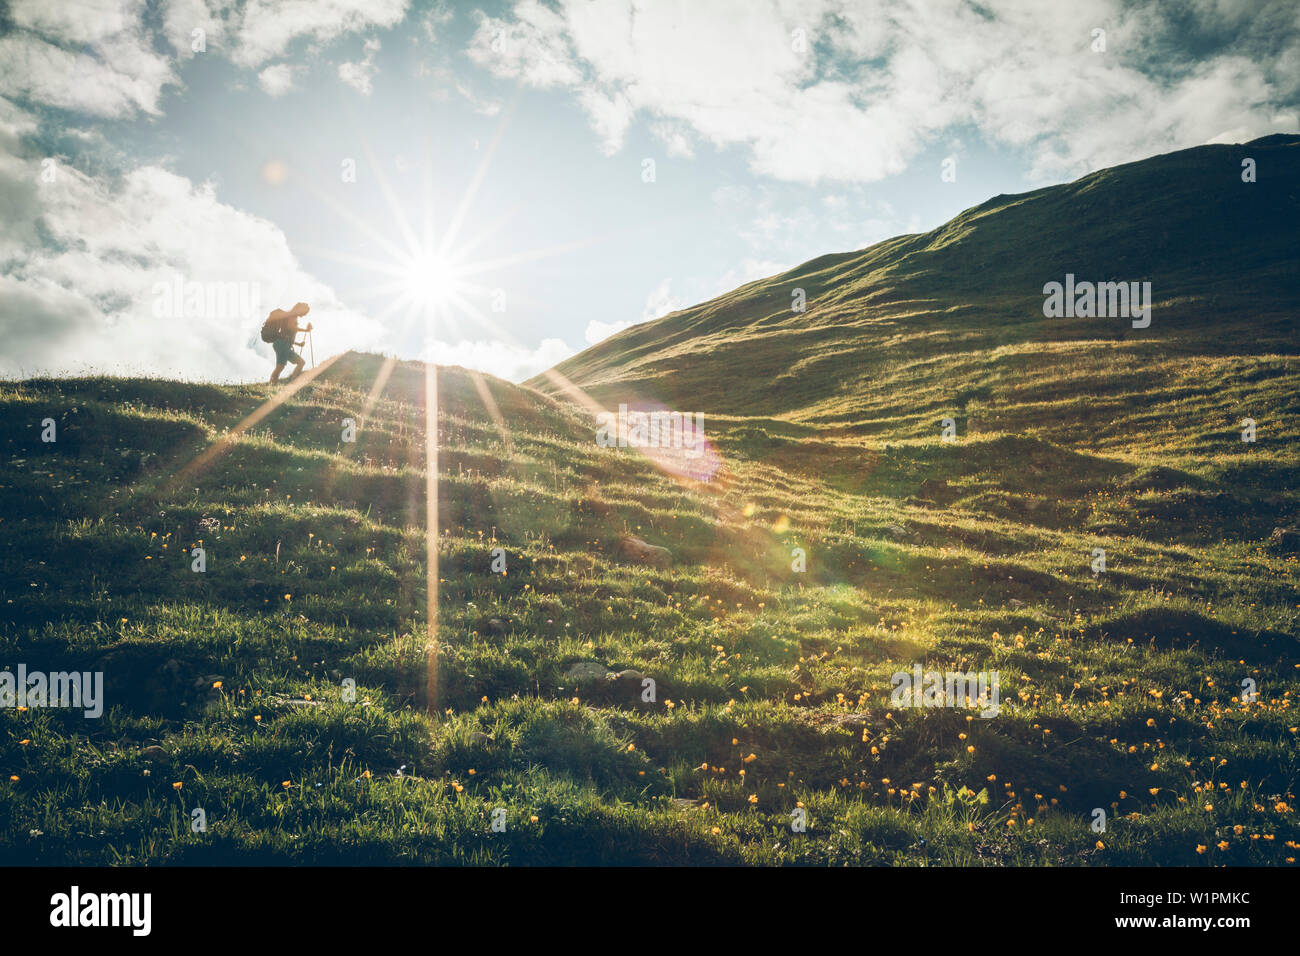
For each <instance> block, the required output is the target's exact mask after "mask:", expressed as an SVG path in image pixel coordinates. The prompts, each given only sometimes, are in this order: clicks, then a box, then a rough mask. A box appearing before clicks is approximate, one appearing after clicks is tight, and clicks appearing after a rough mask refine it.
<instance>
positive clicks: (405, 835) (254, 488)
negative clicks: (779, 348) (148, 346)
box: [0, 337, 1300, 866]
mask: <svg viewBox="0 0 1300 956" xmlns="http://www.w3.org/2000/svg"><path fill="white" fill-rule="evenodd" d="M1232 341H1233V340H1230V339H1229V340H1226V341H1225V342H1224V343H1223V346H1222V349H1221V352H1222V354H1220V355H1217V356H1210V355H1188V354H1182V353H1179V352H1178V351H1177V350H1172V349H1171V350H1170V352H1169V353H1168V354H1166V355H1163V356H1162V357H1160V358H1159V359H1158V360H1155V359H1152V358H1151V357H1150V356H1149V355H1147V354H1145V353H1138V352H1135V351H1133V348H1134V346H1133V345H1132V344H1130V343H1125V342H1112V343H1106V344H1099V343H1095V342H1091V343H1090V342H1084V341H1070V340H1063V341H1052V342H1036V343H1022V344H1020V345H1015V346H999V347H997V348H992V349H987V350H983V351H981V350H978V349H973V348H972V349H970V350H968V351H967V352H965V353H964V354H963V355H961V356H956V357H949V358H941V357H939V356H938V355H937V354H936V355H927V354H924V353H922V354H918V355H917V356H916V357H915V358H914V359H913V360H911V361H909V362H905V363H901V364H899V365H897V366H896V367H894V368H892V369H891V370H890V371H889V372H888V373H887V375H886V376H884V377H882V378H880V379H879V380H877V381H875V382H873V385H872V388H871V389H870V390H869V391H864V392H856V391H853V390H852V389H846V390H845V391H844V392H843V393H842V394H841V395H838V396H832V397H829V398H828V397H826V396H825V395H822V396H821V397H820V398H819V397H818V396H819V394H820V393H819V392H818V391H817V388H820V387H823V386H824V384H825V383H821V385H819V386H817V387H814V386H813V385H811V384H810V385H808V386H807V388H808V392H807V397H808V402H809V404H808V405H807V406H805V407H807V408H814V407H815V408H817V409H818V411H817V412H816V413H815V414H814V413H808V414H804V415H802V416H800V415H785V416H777V415H776V414H775V413H767V412H761V413H760V412H756V413H754V414H751V415H747V416H741V415H736V414H731V415H727V414H724V413H723V411H722V410H718V411H717V412H716V413H715V412H714V409H713V407H712V406H711V405H704V406H703V407H704V408H705V410H706V411H707V412H709V413H710V417H709V418H708V419H706V423H707V427H708V432H709V434H710V437H711V439H712V440H713V442H714V443H715V445H716V446H717V449H718V453H719V455H720V457H721V459H722V461H723V463H724V464H723V468H722V470H721V471H719V472H718V473H717V474H716V475H714V476H712V480H711V481H708V482H694V481H686V480H680V479H675V478H673V477H671V476H670V475H668V474H666V473H664V472H663V471H661V470H659V469H658V468H656V467H655V466H654V465H653V464H651V463H650V462H649V461H647V460H646V459H645V458H643V457H641V456H640V455H639V454H638V453H637V452H635V451H632V450H619V449H609V448H600V447H598V446H597V445H596V444H595V443H594V441H593V424H592V421H591V418H590V416H589V415H587V414H585V413H579V412H578V411H576V410H574V408H573V407H571V406H569V405H567V404H557V403H556V402H555V401H553V400H552V399H550V398H547V397H545V396H543V395H541V394H539V393H538V392H535V391H532V390H530V389H527V388H520V387H516V386H511V385H509V384H506V383H504V382H501V381H498V380H494V379H491V378H490V377H486V376H475V375H472V374H469V373H466V372H464V371H463V370H460V369H440V370H439V373H438V376H439V377H438V382H439V394H438V405H437V422H438V443H439V446H440V453H439V459H438V469H437V474H438V483H437V488H438V496H439V501H438V513H439V522H438V524H439V527H438V535H437V546H436V550H437V556H438V569H437V579H438V589H437V592H438V593H437V596H438V607H439V627H438V632H437V636H438V650H437V655H436V659H437V669H436V690H437V705H436V708H433V712H432V713H430V712H429V711H430V710H431V698H430V694H429V686H428V685H429V677H430V673H431V671H430V667H429V664H430V651H429V648H428V646H427V640H426V623H427V617H426V598H427V596H428V595H427V590H426V572H427V568H428V561H427V558H428V555H427V551H426V536H425V514H426V498H425V489H426V484H425V465H426V460H425V454H426V443H425V421H426V418H425V415H426V409H425V401H424V400H425V395H424V381H425V378H424V371H423V368H422V367H420V366H416V365H411V364H407V363H397V364H396V365H393V364H392V363H389V362H385V361H384V360H382V359H380V358H378V357H376V356H362V355H354V354H350V355H347V356H344V357H343V358H341V359H340V360H338V361H337V362H335V363H333V364H332V365H331V366H330V367H329V368H328V369H326V370H325V371H324V373H323V374H322V375H321V376H320V377H319V378H318V379H316V380H314V381H313V382H311V383H310V384H308V385H306V386H305V387H303V388H302V389H301V390H298V391H296V392H293V393H292V394H289V395H288V398H287V399H286V400H285V401H284V402H283V404H281V405H279V406H278V407H276V408H274V409H273V410H271V411H269V413H267V414H266V415H265V416H264V417H261V418H258V419H257V420H256V421H255V422H254V423H253V424H252V425H251V426H247V425H245V427H243V428H242V429H241V428H240V427H239V426H240V423H241V422H245V421H246V416H249V415H250V414H251V413H255V412H257V411H258V410H259V409H265V408H266V403H267V400H268V399H269V398H271V396H272V394H273V393H272V392H271V390H270V389H268V388H267V387H266V386H261V385H257V386H242V387H215V386H208V385H194V384H178V383H174V382H163V381H156V380H146V379H112V378H89V379H87V378H83V379H67V380H57V381H52V380H32V381H24V382H10V383H5V384H3V385H0V410H2V411H0V413H2V415H3V421H4V422H5V423H6V428H5V429H4V431H3V435H2V437H0V441H2V442H3V447H0V463H2V464H0V468H2V471H0V515H2V516H3V520H0V588H2V589H3V592H2V594H0V597H2V598H3V600H2V601H0V605H2V606H3V607H4V609H5V615H4V621H3V627H2V629H0V666H3V667H8V668H14V667H16V666H17V664H18V663H25V664H26V665H27V667H28V669H29V670H37V669H46V670H67V669H70V668H72V667H77V668H81V669H86V670H102V671H103V672H104V675H105V681H106V685H107V687H106V689H107V697H108V709H107V711H106V713H105V714H104V716H103V717H102V718H100V719H98V720H87V719H85V718H83V717H82V716H81V714H80V712H79V711H78V712H71V711H67V710H56V709H45V710H41V709H30V710H24V711H18V710H14V709H4V710H0V859H3V860H5V861H6V862H37V863H68V862H78V863H143V862H150V863H162V862H169V863H249V862H258V863H288V862H321V863H374V862H383V863H400V862H430V863H476V864H488V863H514V864H525V863H624V864H627V863H704V864H710V863H719V864H722V863H741V862H751V863H764V864H771V863H790V862H798V863H815V864H828V863H829V864H844V863H849V864H859V863H898V864H925V863H931V864H1091V865H1106V864H1147V863H1149V864H1188V865H1204V866H1211V865H1218V864H1277V865H1290V864H1292V863H1293V862H1294V860H1295V858H1296V856H1297V852H1296V849H1297V841H1298V840H1300V825H1297V823H1296V818H1295V813H1294V811H1293V808H1294V806H1295V802H1296V799H1295V788H1296V778H1297V773H1298V772H1300V749H1298V748H1297V731H1298V730H1300V727H1298V726H1297V725H1298V724H1300V712H1297V707H1296V703H1295V702H1296V700H1297V697H1298V696H1300V647H1298V646H1297V636H1298V635H1300V619H1298V615H1300V595H1298V594H1297V571H1298V567H1297V558H1296V556H1295V554H1292V553H1288V552H1287V550H1286V548H1287V547H1288V546H1287V545H1286V544H1285V543H1284V542H1271V541H1270V540H1269V534H1270V532H1271V530H1272V529H1273V527H1274V526H1275V525H1279V524H1281V525H1286V524H1294V523H1295V521H1296V516H1297V496H1296V491H1295V488H1296V480H1295V479H1296V477H1297V470H1298V468H1300V466H1298V465H1297V461H1300V459H1298V458H1297V456H1296V454H1295V448H1296V439H1297V435H1296V425H1295V412H1296V411H1297V396H1298V395H1300V381H1297V376H1300V369H1297V367H1296V363H1295V361H1294V358H1295V356H1294V354H1293V350H1291V349H1288V350H1285V351H1281V350H1279V351H1271V352H1264V353H1263V354H1260V352H1259V350H1258V349H1257V348H1256V343H1255V342H1254V341H1253V340H1252V339H1250V338H1249V337H1243V338H1242V340H1241V343H1240V347H1239V349H1237V350H1236V351H1234V350H1233V348H1232V346H1231V342H1232ZM899 348H901V346H899ZM707 354H708V352H707V350H705V351H702V352H700V353H699V357H700V360H701V361H703V360H704V357H706V356H707ZM828 354H829V353H828ZM692 361H694V358H692ZM846 361H847V360H846ZM682 367H683V368H685V367H686V366H682ZM691 367H692V368H693V367H694V366H693V365H692V366H691ZM813 378H814V379H816V376H814V377H813ZM733 380H734V379H733ZM789 388H791V389H794V385H793V384H791V385H789ZM823 391H824V388H823ZM280 394H281V395H282V396H283V395H284V394H285V393H283V392H282V393H280ZM772 394H774V395H778V394H780V395H784V394H786V393H785V392H783V391H782V392H778V391H773V392H772ZM800 400H802V399H800ZM367 406H369V407H367ZM941 412H942V413H951V414H952V415H954V416H955V417H956V419H957V421H958V428H959V432H958V441H957V442H955V443H943V442H941V441H940V438H939V434H938V423H937V419H938V417H939V416H940V413H941ZM1247 415H1249V416H1251V417H1253V418H1255V419H1256V421H1257V422H1258V429H1259V432H1258V441H1257V442H1256V443H1254V444H1244V443H1242V442H1241V440H1240V436H1239V425H1238V420H1239V419H1240V418H1241V417H1243V416H1247ZM45 418H53V419H54V420H55V421H56V423H57V426H58V431H57V436H58V440H57V441H56V442H54V443H45V442H42V441H41V439H40V433H41V430H42V425H41V422H42V420H43V419H45ZM345 418H354V419H357V420H358V423H359V428H358V431H357V440H356V442H355V443H346V442H344V441H342V440H341V431H342V421H343V419H345ZM625 533H631V534H634V535H637V536H639V537H642V538H644V539H645V540H647V541H649V542H651V543H653V544H657V545H661V546H664V547H667V548H669V549H670V550H671V551H672V553H673V563H672V565H671V567H668V568H652V567H644V566H640V565H636V564H631V563H629V562H627V561H625V560H622V559H621V558H619V557H618V556H617V555H616V544H617V541H618V540H619V538H620V536H621V535H623V534H625ZM196 546H202V547H203V548H204V549H205V553H206V561H207V565H206V571H205V572H203V573H196V572H194V571H192V570H191V562H192V560H193V558H192V557H191V554H192V551H191V549H192V548H193V547H196ZM494 547H501V548H503V549H504V551H505V554H506V559H507V567H506V572H505V573H504V574H494V573H493V572H492V567H491V565H492V554H491V552H492V549H493V548H494ZM795 548H801V549H803V550H804V551H805V553H806V570H805V571H802V572H797V571H794V570H792V564H793V556H794V551H793V549H795ZM1095 548H1104V549H1105V550H1106V554H1107V569H1106V571H1105V573H1103V574H1098V575H1094V574H1093V573H1092V570H1091V567H1090V565H1091V563H1092V561H1093V549H1095ZM581 664H586V665H587V666H586V667H576V668H575V665H581ZM915 664H923V665H924V666H925V667H926V668H927V669H942V670H951V669H960V670H965V671H980V670H990V669H994V670H997V671H998V672H999V674H1000V682H1001V703H1002V709H1001V713H1000V715H999V716H998V717H996V718H993V719H983V718H981V717H979V716H973V715H972V712H969V711H966V710H960V709H929V710H922V709H900V708H898V707H895V706H891V703H890V698H889V691H890V675H891V674H893V673H894V672H895V671H899V670H908V671H910V670H911V668H912V667H913V665H915ZM627 671H636V672H639V674H629V673H626V672H627ZM588 673H590V675H591V676H590V677H588V676H586V675H587V674H588ZM607 673H608V674H611V675H614V674H620V673H621V674H622V676H621V677H615V676H606V674H607ZM641 675H644V676H648V677H650V678H653V680H654V681H656V690H657V694H656V699H655V700H654V701H653V702H647V701H644V700H643V699H642V681H641ZM349 678H350V679H352V680H355V682H356V687H357V692H356V700H355V702H351V703H348V702H345V701H344V699H343V682H344V680H345V679H349ZM1247 678H1249V679H1252V680H1254V681H1255V682H1256V684H1257V686H1258V691H1259V695H1258V698H1257V699H1256V700H1253V701H1243V700H1242V699H1241V698H1242V681H1243V680H1244V679H1247ZM195 808H203V809H204V810H205V812H206V816H207V830H206V832H202V833H194V832H191V829H190V825H189V824H190V813H191V811H192V810H194V809H195ZM498 808H501V809H504V810H505V815H504V820H505V829H504V832H493V830H492V822H493V812H494V810H496V809H498ZM1096 808H1102V809H1104V810H1105V812H1106V813H1107V815H1108V818H1109V825H1108V828H1107V831H1106V832H1105V833H1104V834H1100V835H1099V834H1097V833H1094V832H1093V831H1092V830H1090V829H1089V823H1090V822H1091V820H1092V819H1093V813H1094V810H1095V809H1096ZM796 809H804V810H805V811H806V812H807V831H806V832H805V833H797V834H796V833H792V832H791V826H790V824H791V819H792V818H791V813H792V812H793V811H794V810H796Z"/></svg>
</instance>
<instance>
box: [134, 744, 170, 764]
mask: <svg viewBox="0 0 1300 956" xmlns="http://www.w3.org/2000/svg"><path fill="white" fill-rule="evenodd" d="M140 756H141V757H143V758H144V759H145V760H148V761H149V762H150V763H167V762H168V760H170V759H171V758H170V757H168V756H167V751H165V750H163V749H162V748H161V747H159V746H157V745H155V746H153V747H145V748H144V749H143V750H141V751H140Z"/></svg>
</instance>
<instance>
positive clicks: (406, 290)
mask: <svg viewBox="0 0 1300 956" xmlns="http://www.w3.org/2000/svg"><path fill="white" fill-rule="evenodd" d="M402 285H403V288H402V294H403V298H405V299H406V300H407V301H408V302H409V303H410V304H411V305H413V306H415V307H417V308H423V309H429V310H438V309H441V308H443V307H445V306H446V305H448V304H449V303H451V302H453V301H455V300H456V299H457V298H459V297H460V295H461V293H462V292H463V291H464V290H463V289H462V288H461V281H460V276H459V274H458V270H457V269H456V267H455V265H454V264H453V263H452V262H451V261H449V260H448V259H446V258H444V257H443V256H441V255H439V254H437V253H436V252H418V253H416V254H415V255H413V256H411V257H410V260H409V261H407V262H405V263H403V276H402Z"/></svg>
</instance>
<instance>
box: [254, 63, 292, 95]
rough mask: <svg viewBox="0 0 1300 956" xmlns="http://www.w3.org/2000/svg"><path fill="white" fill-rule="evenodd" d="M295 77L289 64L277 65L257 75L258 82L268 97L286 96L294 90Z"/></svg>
mask: <svg viewBox="0 0 1300 956" xmlns="http://www.w3.org/2000/svg"><path fill="white" fill-rule="evenodd" d="M293 75H294V68H293V67H292V66H290V65H289V64H288V63H275V64H272V65H271V66H268V67H267V68H266V69H265V70H263V71H262V72H261V73H259V74H257V82H258V85H259V86H261V87H262V92H263V93H265V94H266V95H267V96H284V94H286V93H288V92H289V91H290V90H292V89H293Z"/></svg>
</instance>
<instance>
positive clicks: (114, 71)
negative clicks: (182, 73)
mask: <svg viewBox="0 0 1300 956" xmlns="http://www.w3.org/2000/svg"><path fill="white" fill-rule="evenodd" d="M143 11H144V3H143V0H94V2H87V3H84V4H80V5H78V4H67V3H47V2H42V0H14V2H13V3H11V4H10V8H9V15H10V18H11V20H12V22H13V25H14V27H15V28H16V29H15V30H14V31H13V32H11V33H9V34H7V35H6V36H3V37H0V95H4V96H7V97H10V98H16V99H26V100H31V101H32V102H35V103H39V104H41V105H44V106H53V107H57V108H59V109H66V110H77V111H80V112H85V113H89V114H91V115H94V116H100V117H122V116H129V115H131V114H133V113H135V112H137V111H142V112H145V113H150V114H157V113H158V112H159V109H158V101H159V99H160V97H161V95H162V89H163V87H164V86H166V85H168V84H173V83H176V82H178V81H177V79H176V76H175V74H173V72H172V68H171V64H170V63H169V62H168V60H167V58H166V57H164V56H161V55H159V54H157V53H155V52H154V50H153V46H152V41H151V35H150V34H149V32H148V31H147V30H146V29H145V28H144V25H143V22H142V15H143ZM69 47H80V50H75V51H74V50H73V49H69Z"/></svg>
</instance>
